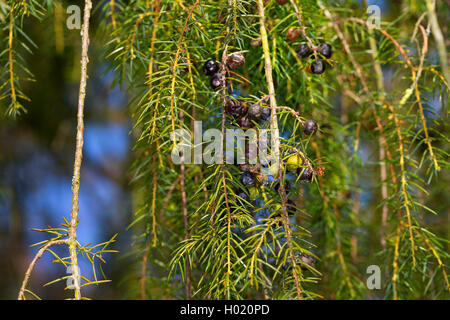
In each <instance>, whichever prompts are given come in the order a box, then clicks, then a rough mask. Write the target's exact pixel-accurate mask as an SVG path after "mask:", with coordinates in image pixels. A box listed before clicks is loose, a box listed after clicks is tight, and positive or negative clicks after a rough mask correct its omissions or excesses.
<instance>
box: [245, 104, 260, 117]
mask: <svg viewBox="0 0 450 320" xmlns="http://www.w3.org/2000/svg"><path fill="white" fill-rule="evenodd" d="M262 109H263V108H261V105H260V104H259V103H255V104H252V105H251V106H250V107H249V108H248V116H249V117H250V118H251V119H252V120H255V121H258V120H260V119H261V116H262Z"/></svg>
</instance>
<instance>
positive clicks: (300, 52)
mask: <svg viewBox="0 0 450 320" xmlns="http://www.w3.org/2000/svg"><path fill="white" fill-rule="evenodd" d="M295 52H297V56H298V57H299V58H300V59H304V58H307V57H309V56H310V55H312V53H313V52H312V50H311V48H310V47H309V46H308V45H307V44H306V43H302V44H301V45H299V46H298V47H297V49H295Z"/></svg>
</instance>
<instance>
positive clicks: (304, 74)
mask: <svg viewBox="0 0 450 320" xmlns="http://www.w3.org/2000/svg"><path fill="white" fill-rule="evenodd" d="M13 2H14V3H16V1H13ZM280 2H283V1H275V0H272V1H262V0H258V1H255V0H247V1H239V0H224V1H202V0H190V1H183V0H177V1H172V0H170V1H169V0H167V1H166V0H154V1H148V0H130V1H120V0H115V1H114V0H111V1H102V2H100V3H98V4H97V7H96V8H95V10H94V13H95V14H98V15H100V16H101V25H100V27H99V30H98V32H97V33H96V36H95V39H97V40H99V41H103V43H104V47H105V60H106V61H107V62H108V64H109V68H110V70H111V71H112V72H114V74H115V75H116V85H120V86H122V87H123V88H126V90H128V92H129V95H130V97H131V98H130V104H129V109H130V114H131V117H132V120H133V123H134V129H133V134H134V135H135V137H136V143H135V146H134V149H133V152H134V156H135V160H134V163H133V166H132V168H131V170H132V173H133V178H132V183H131V185H132V187H133V188H134V189H133V190H134V212H133V222H132V223H131V225H130V230H132V231H133V232H134V234H135V240H134V242H133V246H132V248H131V251H130V252H128V253H127V254H128V255H132V256H133V257H134V258H135V259H136V266H135V269H134V270H130V278H132V279H135V281H134V283H135V286H133V287H132V288H129V290H130V291H129V293H128V295H127V296H129V297H133V298H137V297H142V298H167V297H169V298H186V297H187V298H211V299H223V298H227V299H247V298H252V299H263V298H273V299H317V298H341V299H342V298H343V299H362V298H370V297H379V298H387V299H391V298H395V299H397V298H400V299H404V298H444V297H448V293H449V290H450V285H449V280H448V275H447V268H448V267H447V266H446V263H448V258H449V254H448V218H446V217H445V216H444V215H446V214H448V212H446V211H448V200H447V199H446V198H442V192H443V190H446V188H447V187H446V181H447V180H448V162H447V160H446V159H447V158H448V149H449V144H448V142H449V141H448V121H447V116H448V111H447V110H448V109H447V102H448V89H449V87H448V74H446V72H445V70H443V69H445V67H444V66H443V65H441V64H440V60H439V58H438V57H439V53H438V50H437V49H435V48H437V47H439V43H437V41H435V38H434V37H433V32H431V31H434V30H432V28H431V25H432V24H433V23H434V22H433V20H432V19H433V15H432V14H431V9H430V7H429V6H428V7H427V4H428V2H429V1H425V2H426V3H425V2H424V3H422V2H421V3H420V4H419V3H418V2H416V1H401V2H402V5H401V6H400V8H401V9H402V10H403V13H402V14H401V15H399V16H397V17H395V18H394V19H390V20H389V21H382V22H381V24H380V25H379V26H377V25H375V24H373V21H372V20H371V19H369V18H370V17H369V15H368V13H367V11H366V9H365V7H363V6H361V5H360V4H359V3H358V2H356V1H315V0H308V1H297V0H291V1H287V2H286V3H285V4H280ZM430 2H431V1H430ZM24 3H25V4H29V5H28V6H24V5H22V4H20V5H19V4H9V1H6V5H9V11H8V10H5V11H4V18H3V20H2V25H5V28H6V29H5V30H9V33H8V32H7V33H6V34H5V35H4V37H3V38H5V36H6V39H9V40H10V41H9V43H6V44H5V45H4V44H2V50H5V51H2V53H1V55H0V59H1V60H2V61H5V63H2V65H4V68H5V70H4V71H3V73H2V75H4V77H2V81H5V82H4V85H3V86H2V87H0V88H1V90H2V98H3V100H4V101H7V108H5V111H6V112H7V113H8V114H9V115H18V114H19V113H20V111H21V110H22V109H23V107H22V105H24V103H23V102H22V101H24V100H26V96H25V93H22V91H20V83H21V82H22V81H24V80H26V78H27V77H31V75H29V76H25V74H27V68H26V63H25V62H23V59H22V57H21V55H20V52H18V50H19V49H17V48H18V47H19V45H22V46H23V48H22V49H21V50H24V49H25V50H27V51H28V50H30V48H29V47H32V40H31V39H29V38H28V37H27V36H26V35H25V34H24V33H23V32H21V31H20V30H21V29H20V26H21V21H22V19H26V18H27V16H28V13H29V14H31V15H33V16H35V17H39V16H41V15H44V14H45V10H43V9H42V7H41V6H44V5H45V4H47V5H48V6H49V5H50V3H53V1H43V3H42V2H39V1H34V0H33V1H25V2H24ZM1 4H2V2H1V1H0V5H1ZM439 7H444V9H445V5H441V6H439ZM0 8H1V7H0ZM0 12H1V11H0ZM433 12H434V11H433ZM444 16H445V15H444ZM447 18H448V15H447ZM444 23H445V22H441V25H443V24H444ZM8 25H9V26H10V27H9V29H8ZM292 28H294V30H298V31H297V32H298V35H297V37H296V38H295V37H294V38H295V39H292V38H291V39H289V37H287V36H286V35H287V33H289V32H293V31H289V30H290V29H292ZM430 30H431V31H430ZM8 34H9V38H8ZM11 34H12V35H13V36H11ZM11 39H13V40H14V41H12V44H11ZM324 43H328V44H330V45H331V47H332V50H333V54H332V56H331V58H326V57H323V56H322V57H321V58H320V59H321V60H323V61H324V63H325V67H326V70H325V72H324V73H322V74H320V75H319V74H314V73H311V72H310V71H311V66H310V65H311V62H312V61H314V60H315V59H318V56H317V54H314V55H312V56H310V57H306V58H302V57H299V55H298V54H297V52H296V49H297V48H298V46H299V45H300V44H308V46H310V47H313V48H316V47H318V46H319V45H321V44H324ZM3 47H4V48H3ZM234 52H241V53H242V54H243V55H244V57H245V64H244V65H243V66H242V67H240V68H237V69H231V68H228V67H225V65H226V64H225V61H226V58H227V56H228V55H229V54H231V53H234ZM208 59H215V60H216V61H218V62H219V63H221V72H222V74H224V75H225V76H226V83H225V85H224V86H222V87H221V88H219V89H218V90H213V89H212V88H211V86H210V79H209V78H208V77H207V76H205V75H204V74H203V64H204V63H205V61H207V60H208ZM268 73H270V74H271V75H272V77H273V80H270V78H269V77H268ZM447 73H448V71H447ZM3 78H4V79H3ZM271 85H273V86H274V91H275V92H274V97H275V101H270V99H269V97H270V96H271V94H272V93H271V89H270V86H271ZM88 94H95V93H88ZM230 100H239V101H241V102H244V103H245V104H246V105H247V106H251V105H254V104H263V105H265V106H269V105H270V108H271V110H272V111H274V110H275V111H276V113H275V114H272V117H271V118H270V119H269V120H267V121H258V122H254V125H255V127H254V128H256V129H270V128H272V129H273V128H274V126H277V127H278V128H279V139H278V143H279V150H280V157H281V159H282V160H283V161H282V164H283V165H282V168H281V169H282V170H281V171H277V172H275V171H273V172H272V171H271V175H270V176H269V177H266V178H267V180H265V179H266V178H264V177H257V178H260V179H259V180H258V182H257V183H255V185H254V186H252V187H248V186H246V185H243V183H242V181H241V179H240V177H241V175H242V172H241V171H240V169H239V167H238V166H237V165H236V164H229V163H212V164H207V163H204V162H203V163H201V164H193V163H189V162H188V161H186V163H185V162H183V161H182V163H181V164H174V163H173V161H172V158H171V155H172V150H173V147H174V144H175V143H176V141H174V140H173V139H172V138H171V134H172V133H173V132H174V131H175V130H177V129H184V130H186V131H187V132H189V133H190V134H191V136H192V143H194V140H193V139H194V138H193V137H194V121H202V130H203V131H205V130H207V129H218V130H219V131H220V132H222V133H225V131H226V130H227V129H233V128H237V127H239V125H238V123H237V121H236V119H234V118H233V117H231V116H230V115H228V114H227V113H226V110H225V106H226V103H227V101H230ZM310 119H312V120H314V121H315V122H316V123H317V124H318V126H319V130H318V132H317V133H316V134H313V135H306V134H305V133H304V132H303V125H304V123H305V122H306V121H307V120H310ZM207 145H208V142H204V143H203V149H204V150H205V148H206V146H207ZM292 150H294V152H295V153H296V154H298V156H299V157H300V158H301V162H302V168H303V169H304V168H310V169H311V170H312V171H313V172H314V174H313V179H312V181H311V182H309V183H308V182H305V181H301V179H300V176H301V173H302V171H301V170H300V171H298V172H290V171H289V170H288V168H287V166H286V165H284V163H285V162H286V159H288V158H289V156H290V154H291V152H292ZM219 157H220V155H219ZM182 159H186V155H184V158H183V157H182ZM303 169H302V170H303ZM288 184H289V185H290V186H291V188H290V189H288V188H287V186H288ZM277 185H278V186H279V185H281V186H282V187H281V188H280V187H278V188H276V186H277ZM242 190H243V191H244V192H245V193H246V194H247V195H248V198H247V197H242V196H239V195H238V194H239V193H240V192H241V191H242ZM444 193H445V192H444ZM440 197H441V198H440ZM80 218H81V219H82V217H80ZM440 219H444V220H445V221H446V224H445V225H440V224H439V221H440ZM312 261H313V262H312ZM370 265H377V266H379V267H380V268H381V277H382V289H381V290H370V289H369V288H368V287H367V284H366V280H367V277H368V274H367V273H366V270H367V267H368V266H370Z"/></svg>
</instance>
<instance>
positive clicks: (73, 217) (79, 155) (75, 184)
mask: <svg viewBox="0 0 450 320" xmlns="http://www.w3.org/2000/svg"><path fill="white" fill-rule="evenodd" d="M91 9H92V2H91V0H85V2H84V18H83V26H82V28H81V41H82V50H81V79H80V91H79V94H78V114H77V122H78V125H77V138H76V149H75V163H74V167H73V178H72V211H71V214H70V226H69V239H68V245H69V250H70V260H71V266H72V274H73V280H74V288H75V289H74V290H75V300H80V299H81V291H80V283H79V279H80V275H79V269H78V261H77V224H78V210H79V207H78V202H79V199H78V198H79V190H80V169H81V162H82V159H83V132H84V122H83V117H84V100H85V97H86V81H87V64H88V62H89V58H88V47H89V18H90V15H91Z"/></svg>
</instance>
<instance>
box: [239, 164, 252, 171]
mask: <svg viewBox="0 0 450 320" xmlns="http://www.w3.org/2000/svg"><path fill="white" fill-rule="evenodd" d="M238 167H239V170H241V171H242V172H248V171H250V170H252V165H251V164H249V163H241V164H240V165H238Z"/></svg>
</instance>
